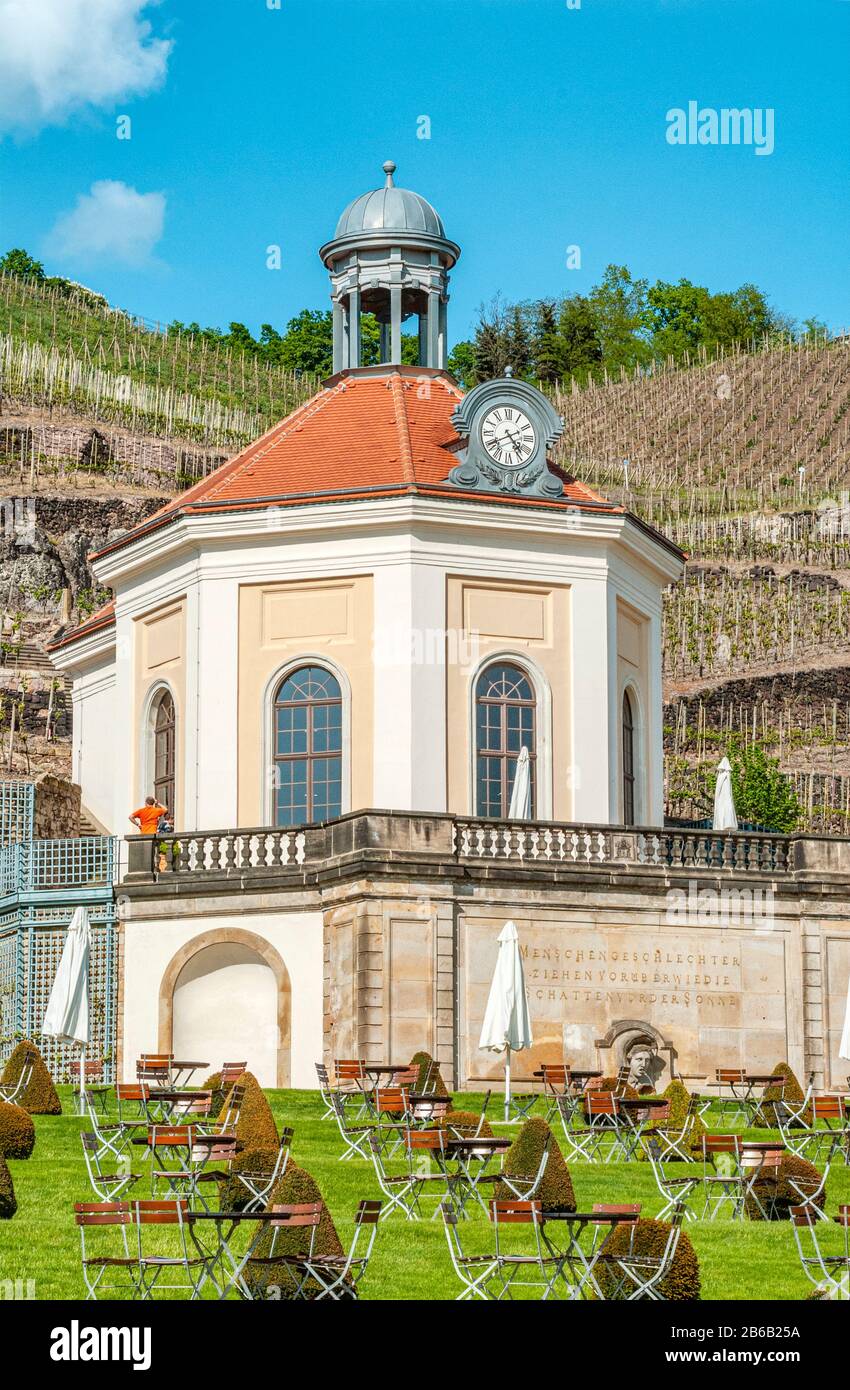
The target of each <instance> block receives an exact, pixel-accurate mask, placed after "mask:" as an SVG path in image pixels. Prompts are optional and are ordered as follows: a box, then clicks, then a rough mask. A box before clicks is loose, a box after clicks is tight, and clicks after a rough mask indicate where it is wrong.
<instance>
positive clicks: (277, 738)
mask: <svg viewBox="0 0 850 1390" xmlns="http://www.w3.org/2000/svg"><path fill="white" fill-rule="evenodd" d="M274 772H275V778H274V821H275V825H287V826H292V825H306V824H308V823H309V822H310V821H318V820H333V819H334V818H335V817H336V816H339V815H341V814H342V693H341V691H340V688H339V682H338V681H337V679H336V677H335V676H333V675H332V674H331V672H330V671H326V670H325V669H324V667H322V666H302V667H301V668H300V670H298V671H293V672H292V674H291V675H289V676H286V677H285V678H284V680H282V681H281V683H280V685H279V686H278V688H277V692H276V694H275V700H274Z"/></svg>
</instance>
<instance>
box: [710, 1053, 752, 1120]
mask: <svg viewBox="0 0 850 1390" xmlns="http://www.w3.org/2000/svg"><path fill="white" fill-rule="evenodd" d="M714 1079H715V1083H716V1086H717V1102H716V1103H717V1106H718V1109H719V1110H720V1113H721V1115H722V1116H723V1117H724V1119H728V1122H729V1124H733V1125H734V1124H736V1123H737V1121H738V1119H739V1118H741V1119H744V1120H747V1119H749V1113H750V1111H749V1104H748V1092H749V1086H748V1082H747V1073H746V1069H745V1068H744V1067H717V1069H716V1070H715V1073H714ZM724 1086H725V1087H726V1089H727V1090H729V1091H731V1092H732V1094H731V1095H730V1096H724V1095H723V1094H722V1093H721V1087H724ZM730 1110H731V1111H733V1112H734V1113H733V1114H732V1115H731V1117H730V1116H728V1115H727V1112H728V1111H730Z"/></svg>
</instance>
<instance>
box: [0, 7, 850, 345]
mask: <svg viewBox="0 0 850 1390" xmlns="http://www.w3.org/2000/svg"><path fill="white" fill-rule="evenodd" d="M274 3H275V0H160V3H157V4H144V3H142V0H0V93H2V91H4V90H5V92H6V96H5V98H4V97H3V96H2V95H0V248H2V249H5V248H6V247H8V246H12V245H23V246H26V247H27V248H28V249H29V250H31V251H33V252H35V253H38V254H40V255H42V256H43V258H44V259H45V261H46V262H47V264H48V269H49V270H50V271H52V272H53V273H60V274H66V275H69V276H71V277H73V278H75V279H80V280H83V281H84V282H85V283H87V284H90V285H92V286H93V287H94V288H97V289H99V290H101V291H102V292H103V293H105V294H106V295H107V296H108V297H109V299H110V300H111V301H112V302H114V303H117V304H120V305H121V306H122V307H125V308H128V309H131V310H133V311H134V312H136V313H140V314H144V315H145V316H147V317H148V318H152V319H161V320H164V321H168V320H171V319H173V318H180V319H183V320H192V319H197V320H199V321H201V322H202V323H211V324H220V325H226V324H227V323H229V322H230V320H231V319H239V320H241V321H243V322H246V323H248V325H249V326H250V327H251V328H252V329H256V328H257V327H258V326H259V324H260V323H261V322H263V321H269V322H272V323H273V324H275V325H276V326H278V327H282V326H283V325H284V324H285V322H286V320H287V319H288V318H289V317H291V316H292V314H294V313H295V312H297V311H298V310H299V309H300V308H302V307H304V306H310V307H325V306H326V304H327V302H328V301H327V281H326V277H325V272H324V270H323V268H322V266H321V263H320V262H319V260H318V257H317V255H316V250H317V248H318V246H319V245H320V244H321V242H322V241H324V240H327V239H328V238H329V237H330V236H331V235H332V233H333V230H334V226H335V223H336V219H337V217H338V215H339V213H340V211H341V210H342V208H343V206H344V205H345V204H346V203H347V202H348V201H349V200H350V199H351V198H353V197H354V196H356V195H357V194H358V193H361V192H363V191H364V190H365V189H367V188H369V187H374V186H376V185H377V184H379V183H380V182H381V181H382V175H381V168H380V166H381V164H382V162H383V161H384V160H385V159H387V158H392V159H394V160H395V161H396V162H397V164H398V166H399V167H398V174H397V182H398V183H400V184H403V185H405V186H407V187H411V188H415V189H416V190H417V191H418V192H421V193H422V194H423V195H424V196H425V197H427V198H428V199H429V200H430V201H431V202H433V203H434V205H435V206H436V207H437V209H438V210H439V212H440V213H441V215H442V217H443V219H444V222H445V225H446V229H447V232H448V234H449V235H450V236H451V237H452V238H453V239H454V240H456V241H458V242H459V243H460V244H461V246H462V248H463V255H462V257H461V260H460V262H459V264H458V267H457V269H456V270H455V273H454V280H453V296H452V304H451V307H450V330H451V336H452V338H453V339H457V338H460V337H464V336H466V335H467V333H468V332H469V330H470V328H471V326H472V325H473V323H474V321H475V317H476V310H477V307H478V305H479V304H480V302H481V301H482V300H489V299H490V298H491V297H492V295H493V294H494V293H495V292H496V291H501V292H502V294H503V295H505V296H506V297H507V298H508V299H526V298H535V297H539V296H543V295H554V294H558V293H561V292H579V291H585V290H587V289H588V288H589V287H590V285H591V284H593V283H594V282H595V281H596V280H597V279H598V278H599V276H600V274H601V273H602V271H603V269H604V267H605V265H606V264H607V263H608V262H611V261H614V262H617V263H620V264H626V265H628V266H629V267H630V269H631V270H632V272H633V273H634V274H640V275H643V276H646V277H649V278H650V279H656V278H663V279H669V280H675V279H678V278H679V277H680V276H687V277H688V278H690V279H693V280H695V281H698V282H701V283H705V284H707V285H709V287H710V288H712V289H728V288H733V287H734V286H737V285H738V284H740V283H741V282H743V281H745V280H754V281H755V282H756V283H757V284H759V285H760V286H762V287H763V288H764V289H765V290H766V292H767V293H768V295H769V297H770V298H771V300H772V301H773V302H774V303H775V305H776V306H777V307H778V308H780V309H782V310H783V311H785V312H787V313H789V314H791V315H792V316H794V317H796V318H800V319H802V318H804V317H807V316H809V315H815V316H817V317H819V318H821V319H824V320H825V321H826V322H827V323H828V324H829V325H830V326H831V327H832V328H834V329H835V328H838V327H842V326H844V325H850V305H848V278H849V277H848V266H847V248H848V245H850V194H849V193H848V190H850V140H848V133H850V77H849V76H848V71H850V64H848V56H849V55H850V3H847V0H581V3H580V7H579V8H578V9H574V8H569V7H568V0H403V3H402V0H280V8H279V9H275V8H269V5H270V4H271V5H273V4H274ZM573 3H575V0H573ZM138 23H147V24H149V26H150V28H149V30H148V31H147V32H144V31H142V32H140V31H139V30H138V29H137V27H136V26H137V24H138ZM10 35H11V37H12V39H13V40H14V42H12V43H11V44H10V42H9V39H10ZM4 39H5V40H6V42H5V43H4ZM692 100H693V101H697V102H699V103H700V105H701V106H703V107H705V106H713V107H716V108H720V107H723V106H731V107H739V108H740V107H753V108H755V107H761V108H768V107H770V108H772V109H773V110H774V111H775V150H774V152H773V153H772V154H771V155H770V156H768V157H761V156H759V155H757V154H756V152H755V149H754V148H752V147H746V146H741V147H738V148H732V147H728V146H727V147H716V146H713V147H712V146H708V147H701V146H681V147H676V146H671V145H670V144H669V143H668V142H667V139H666V130H667V124H666V113H667V111H668V110H669V109H670V108H672V107H687V104H688V102H689V101H692ZM119 115H129V116H130V118H131V122H132V138H131V139H130V140H123V141H122V140H119V139H117V138H116V117H117V116H119ZM423 115H425V116H428V117H429V118H430V122H431V138H430V140H422V139H418V138H417V129H418V127H417V119H418V118H419V117H420V116H423ZM93 188H94V190H95V192H94V193H92V189H93ZM80 199H83V202H82V204H81V205H80V206H79V207H78V200H80ZM69 214H70V216H69ZM271 244H279V245H280V246H281V248H282V269H281V270H280V271H273V270H269V269H268V268H267V266H266V248H267V246H269V245H271ZM570 245H578V246H579V247H580V248H581V269H578V270H577V269H574V270H569V269H567V267H566V249H567V247H568V246H570Z"/></svg>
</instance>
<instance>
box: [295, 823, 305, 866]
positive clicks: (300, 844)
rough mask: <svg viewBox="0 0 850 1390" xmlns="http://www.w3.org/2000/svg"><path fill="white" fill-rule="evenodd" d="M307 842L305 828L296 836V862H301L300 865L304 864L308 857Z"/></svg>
mask: <svg viewBox="0 0 850 1390" xmlns="http://www.w3.org/2000/svg"><path fill="white" fill-rule="evenodd" d="M306 844H307V836H306V835H305V834H304V831H303V830H299V832H298V834H297V835H296V836H295V862H296V864H299V865H300V864H303V863H304V860H305V859H306V858H307V851H306V848H305V846H306Z"/></svg>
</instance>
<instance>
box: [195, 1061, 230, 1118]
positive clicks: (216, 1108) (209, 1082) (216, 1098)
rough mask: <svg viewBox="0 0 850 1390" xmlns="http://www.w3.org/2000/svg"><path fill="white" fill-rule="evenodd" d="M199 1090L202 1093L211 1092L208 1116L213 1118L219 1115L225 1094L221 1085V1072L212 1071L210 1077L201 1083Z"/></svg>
mask: <svg viewBox="0 0 850 1390" xmlns="http://www.w3.org/2000/svg"><path fill="white" fill-rule="evenodd" d="M200 1089H201V1090H202V1091H212V1095H211V1097H210V1114H211V1115H213V1116H215V1115H220V1114H221V1107H222V1106H223V1105H224V1097H225V1094H226V1093H225V1091H224V1089H223V1087H222V1084H221V1072H220V1071H214V1072H213V1074H212V1076H208V1077H207V1079H206V1081H203V1082H202V1083H201V1086H200Z"/></svg>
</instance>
